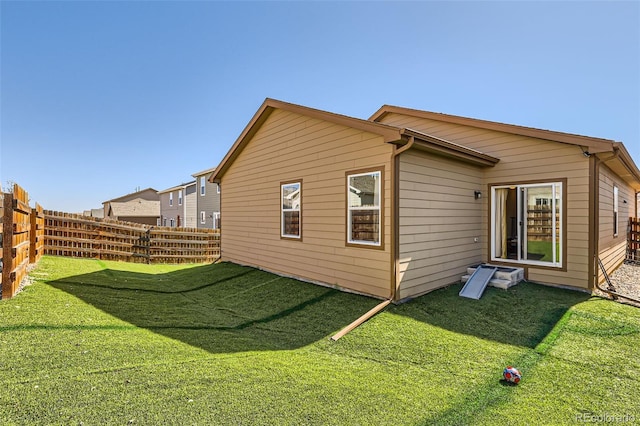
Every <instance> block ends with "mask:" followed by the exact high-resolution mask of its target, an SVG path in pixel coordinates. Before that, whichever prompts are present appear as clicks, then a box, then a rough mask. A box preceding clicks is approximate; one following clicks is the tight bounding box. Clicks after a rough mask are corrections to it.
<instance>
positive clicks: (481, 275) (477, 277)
mask: <svg viewBox="0 0 640 426" xmlns="http://www.w3.org/2000/svg"><path fill="white" fill-rule="evenodd" d="M497 270H498V268H496V267H494V266H484V265H480V266H479V267H478V268H477V269H476V271H475V272H474V273H473V275H471V277H470V278H469V280H468V281H467V282H466V284H465V285H464V287H462V290H460V293H458V295H459V296H462V297H467V298H469V299H476V300H478V299H480V297H482V293H484V289H485V288H487V284H488V283H489V281H490V280H491V277H493V274H495V273H496V271H497Z"/></svg>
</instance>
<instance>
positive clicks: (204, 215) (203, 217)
mask: <svg viewBox="0 0 640 426" xmlns="http://www.w3.org/2000/svg"><path fill="white" fill-rule="evenodd" d="M200 223H207V216H206V214H205V213H204V211H201V212H200Z"/></svg>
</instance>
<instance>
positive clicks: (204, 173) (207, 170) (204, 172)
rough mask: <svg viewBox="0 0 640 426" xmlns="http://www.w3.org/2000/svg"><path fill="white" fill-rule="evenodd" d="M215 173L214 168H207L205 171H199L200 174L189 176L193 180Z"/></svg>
mask: <svg viewBox="0 0 640 426" xmlns="http://www.w3.org/2000/svg"><path fill="white" fill-rule="evenodd" d="M215 171H216V168H215V167H211V168H209V169H206V170H202V171H200V172H196V173H193V174H192V175H191V176H193V177H194V178H198V177H200V176H204V175H211V173H213V172H215Z"/></svg>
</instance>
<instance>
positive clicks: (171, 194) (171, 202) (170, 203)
mask: <svg viewBox="0 0 640 426" xmlns="http://www.w3.org/2000/svg"><path fill="white" fill-rule="evenodd" d="M169 206H173V192H170V193H169Z"/></svg>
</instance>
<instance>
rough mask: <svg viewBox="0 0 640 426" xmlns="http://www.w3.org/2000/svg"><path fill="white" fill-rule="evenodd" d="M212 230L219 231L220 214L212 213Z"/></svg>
mask: <svg viewBox="0 0 640 426" xmlns="http://www.w3.org/2000/svg"><path fill="white" fill-rule="evenodd" d="M213 229H220V212H213Z"/></svg>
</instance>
